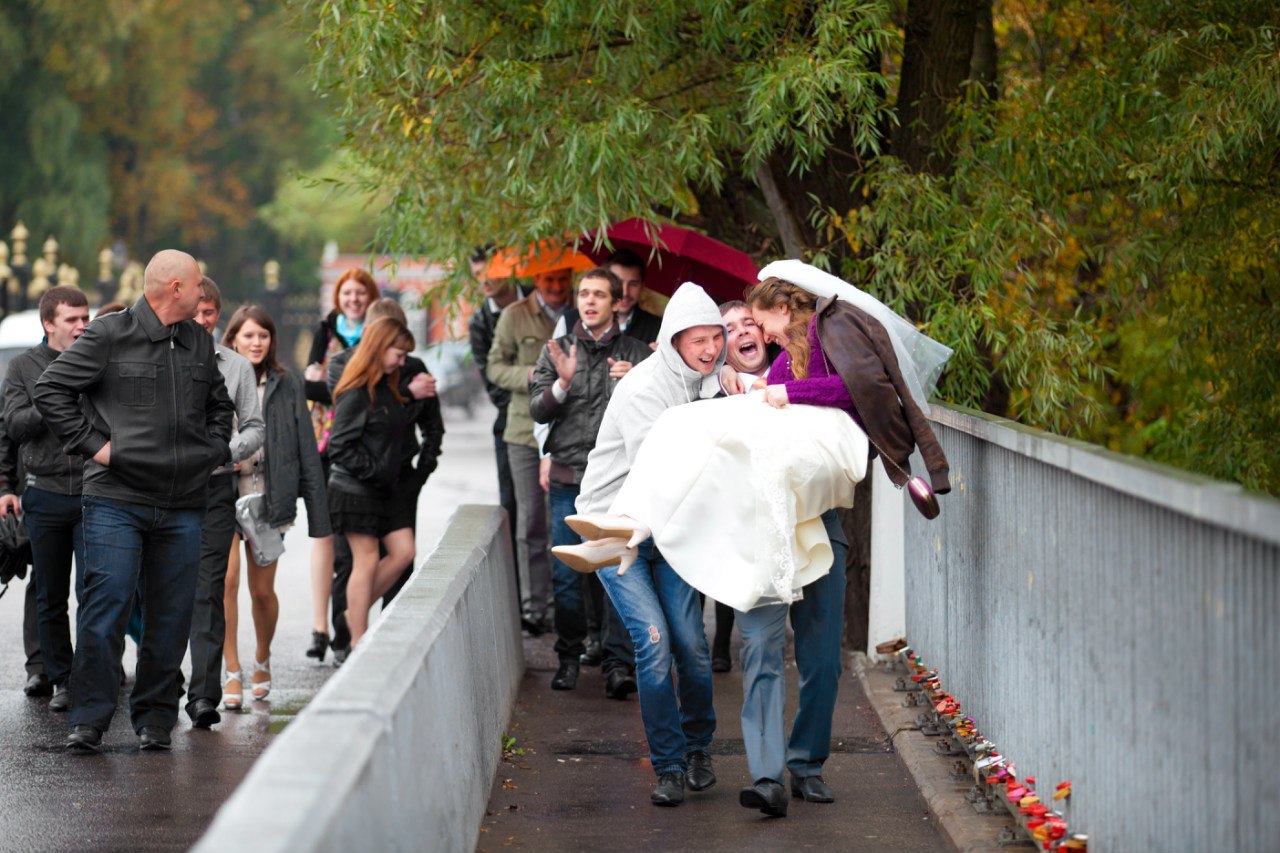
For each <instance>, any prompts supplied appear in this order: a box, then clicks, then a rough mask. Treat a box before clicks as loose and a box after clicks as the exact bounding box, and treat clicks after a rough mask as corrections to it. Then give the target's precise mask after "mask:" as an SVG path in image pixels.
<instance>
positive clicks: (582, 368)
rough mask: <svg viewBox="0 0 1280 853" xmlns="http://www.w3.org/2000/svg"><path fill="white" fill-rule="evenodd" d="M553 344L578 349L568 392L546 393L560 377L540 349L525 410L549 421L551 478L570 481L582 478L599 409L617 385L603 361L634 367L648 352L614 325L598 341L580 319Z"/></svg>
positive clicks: (601, 417)
mask: <svg viewBox="0 0 1280 853" xmlns="http://www.w3.org/2000/svg"><path fill="white" fill-rule="evenodd" d="M556 344H557V345H559V347H560V349H562V350H563V351H564V352H565V354H568V352H569V345H570V344H577V347H578V368H577V370H575V371H574V374H573V381H572V382H571V383H569V391H568V396H567V397H565V399H564V400H563V401H559V400H556V398H555V394H553V393H552V390H551V386H552V384H554V383H555V382H557V381H559V378H560V376H559V374H558V373H557V372H556V367H555V364H554V363H553V362H552V361H551V356H549V355H547V351H546V350H545V349H544V350H543V351H542V354H541V355H539V356H538V363H537V365H536V366H535V367H534V368H533V379H531V380H530V381H529V414H530V415H532V416H533V419H534V420H535V421H537V422H538V423H540V424H551V433H550V435H548V436H547V443H546V447H545V450H546V451H547V452H548V453H550V454H551V479H552V480H554V481H555V482H557V483H565V484H570V485H573V484H577V483H581V482H582V475H583V473H585V472H586V470H587V456H588V454H590V453H591V448H593V447H595V444H596V436H597V435H598V434H599V432H600V422H601V421H602V420H604V410H605V409H606V408H607V407H608V405H609V398H610V397H612V396H613V389H614V386H616V385H617V384H618V383H617V381H616V380H612V379H610V378H609V359H611V358H612V359H614V360H615V361H629V362H631V364H632V365H633V366H634V365H636V364H639V363H640V362H642V361H644V360H645V359H646V358H648V357H649V356H650V355H651V354H652V353H653V350H651V349H649V346H648V344H645V343H643V342H642V341H640V340H639V339H638V338H633V337H631V336H630V335H626V334H619V333H618V328H617V326H616V325H615V326H614V327H613V328H612V329H610V330H609V331H608V332H607V333H606V334H605V335H604V336H603V337H602V338H601V339H600V340H598V341H597V340H594V339H592V337H591V335H590V333H588V332H587V330H586V329H585V328H583V326H582V322H581V321H578V322H576V323H575V324H574V326H573V332H572V333H571V334H568V335H565V336H564V337H561V338H557V339H556Z"/></svg>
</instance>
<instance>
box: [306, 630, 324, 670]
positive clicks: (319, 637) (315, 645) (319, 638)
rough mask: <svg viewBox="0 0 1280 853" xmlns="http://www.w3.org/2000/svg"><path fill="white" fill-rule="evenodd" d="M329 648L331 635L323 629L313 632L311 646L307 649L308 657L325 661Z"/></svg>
mask: <svg viewBox="0 0 1280 853" xmlns="http://www.w3.org/2000/svg"><path fill="white" fill-rule="evenodd" d="M328 650H329V635H328V634H326V633H324V632H323V631H312V632H311V646H310V647H309V648H308V649H307V657H309V658H315V659H316V660H318V661H320V662H321V663H323V662H324V653H325V652H327V651H328Z"/></svg>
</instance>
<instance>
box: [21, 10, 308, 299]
mask: <svg viewBox="0 0 1280 853" xmlns="http://www.w3.org/2000/svg"><path fill="white" fill-rule="evenodd" d="M305 65H306V40H305V36H304V34H303V33H302V32H300V31H298V30H296V29H293V28H292V24H291V16H290V15H289V14H288V13H287V11H286V10H285V9H283V7H281V6H279V5H277V4H274V3H264V2H249V1H248V0H209V2H205V3H188V2H183V0H148V2H128V3H121V2H113V0H40V2H35V0H12V2H9V3H6V4H4V6H3V7H0V111H2V114H3V121H4V123H5V133H4V134H3V141H2V142H0V146H3V147H2V148H0V153H2V154H3V157H0V160H3V162H4V163H5V164H6V169H5V170H4V172H3V173H0V223H4V224H6V225H11V224H12V223H13V221H14V220H16V219H18V218H22V219H23V220H24V221H25V222H26V223H27V225H28V226H29V227H30V229H31V231H32V234H33V239H39V240H43V238H44V235H45V234H47V233H54V234H56V235H57V237H58V239H59V241H60V242H61V244H62V249H63V255H64V257H65V258H67V259H68V260H70V261H71V262H72V263H73V264H74V265H76V266H78V267H79V268H80V269H81V271H82V273H90V272H92V271H94V270H96V268H97V260H96V259H97V252H98V250H99V249H101V248H102V247H103V246H104V245H108V244H111V243H113V242H115V241H117V240H119V241H121V242H122V244H123V245H124V246H125V247H126V248H127V250H128V251H129V252H130V253H131V254H132V255H134V256H135V257H140V258H143V259H145V258H146V257H147V256H149V255H150V254H151V252H153V251H154V250H155V249H157V248H161V247H164V246H176V247H181V248H184V249H187V250H188V251H191V252H192V253H193V254H195V255H196V256H197V257H201V258H202V259H204V260H205V261H206V262H207V263H208V264H209V268H210V271H211V272H212V273H213V275H214V276H215V277H217V278H219V279H220V280H221V281H222V282H224V286H226V285H231V289H232V291H239V292H249V290H250V288H251V287H252V286H254V285H256V284H258V283H260V281H261V269H262V263H263V261H265V260H266V258H267V257H270V256H272V255H277V254H280V253H283V254H285V255H286V256H290V255H302V256H304V257H305V258H306V263H305V265H304V266H303V267H301V268H300V269H298V270H297V271H296V273H297V274H298V275H305V277H306V280H307V281H308V282H310V281H312V280H314V272H313V269H314V258H315V256H316V254H317V253H318V250H319V242H318V241H312V242H311V243H310V244H308V245H306V246H296V247H294V246H290V245H288V244H286V243H282V242H281V241H280V240H279V238H278V237H277V235H276V234H275V233H274V232H273V231H272V230H271V229H270V228H268V227H264V225H263V222H262V221H261V220H260V219H259V217H258V211H259V209H260V208H261V207H263V206H265V205H266V204H268V203H269V202H271V201H272V200H273V199H274V198H275V196H276V192H277V187H278V185H279V184H280V183H281V182H282V180H283V178H284V177H285V176H286V175H287V174H289V173H290V171H291V170H292V169H294V168H308V167H310V166H312V165H315V164H317V163H319V162H321V161H322V160H323V159H324V157H325V155H326V148H327V146H328V144H329V143H330V142H331V141H332V130H331V126H330V125H329V124H328V122H327V119H326V117H325V113H324V111H323V109H322V107H321V105H320V104H319V101H318V99H317V98H316V96H315V94H314V92H313V91H312V90H311V86H310V80H309V77H308V75H307V74H306V73H305V70H304V69H305ZM290 249H293V250H294V251H293V252H291V251H290ZM303 270H305V273H303Z"/></svg>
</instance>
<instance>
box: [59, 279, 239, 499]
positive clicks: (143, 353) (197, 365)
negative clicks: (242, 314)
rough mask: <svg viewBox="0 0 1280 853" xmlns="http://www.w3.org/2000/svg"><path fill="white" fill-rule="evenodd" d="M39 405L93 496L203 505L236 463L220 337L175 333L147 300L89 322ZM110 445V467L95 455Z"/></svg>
mask: <svg viewBox="0 0 1280 853" xmlns="http://www.w3.org/2000/svg"><path fill="white" fill-rule="evenodd" d="M81 394H83V395H84V398H85V401H86V403H87V405H86V407H85V409H84V410H82V409H81V406H80V395H81ZM34 398H35V403H36V408H38V409H39V410H40V412H41V414H43V415H44V419H45V423H46V424H48V426H49V429H51V430H52V431H53V433H54V434H55V435H56V436H57V437H58V439H59V441H61V442H62V446H63V448H64V449H65V450H66V451H67V452H68V453H78V454H80V455H82V456H84V457H85V465H84V494H86V495H96V496H99V497H104V498H112V499H114V500H120V501H127V502H130V503H139V504H145V505H147V506H156V507H162V508H166V509H194V508H197V507H200V508H203V507H204V506H205V504H206V501H207V493H208V486H209V473H210V472H211V471H212V470H213V469H214V468H216V467H218V466H219V465H224V464H226V463H228V462H230V461H231V448H230V447H229V446H228V444H227V442H228V440H229V439H230V437H231V424H232V419H233V417H234V416H235V406H234V405H233V404H232V402H231V398H230V397H229V396H228V395H227V386H226V384H225V383H224V382H223V380H222V372H221V371H220V370H218V366H217V363H216V362H215V360H214V349H213V337H212V336H211V335H209V333H208V332H206V331H205V330H204V329H202V328H201V327H200V326H199V325H197V324H196V323H195V321H194V320H184V321H182V322H180V323H174V324H173V325H172V326H166V325H165V324H163V323H161V322H160V319H159V318H158V317H156V314H155V312H154V311H152V310H151V306H150V305H148V304H147V300H146V297H143V298H141V299H139V300H138V301H137V302H135V303H134V304H133V307H131V308H128V309H126V310H124V311H120V312H117V313H115V314H108V315H106V316H105V317H99V318H97V319H96V320H94V321H93V322H92V323H90V324H89V326H88V328H87V329H85V332H84V336H83V337H81V338H80V339H79V340H78V341H76V342H75V343H74V344H72V345H71V346H70V347H68V348H67V350H66V352H64V353H63V354H62V355H60V356H59V357H58V358H57V359H56V360H55V361H54V362H53V363H52V364H50V365H49V367H48V368H47V369H46V370H45V372H44V375H42V376H41V377H40V379H39V381H38V382H36V387H35V393H34ZM108 441H110V442H111V460H110V464H109V465H100V464H98V463H97V462H94V461H93V455H94V454H95V453H97V452H98V451H99V450H101V449H102V446H103V445H105V444H106V443H107V442H108Z"/></svg>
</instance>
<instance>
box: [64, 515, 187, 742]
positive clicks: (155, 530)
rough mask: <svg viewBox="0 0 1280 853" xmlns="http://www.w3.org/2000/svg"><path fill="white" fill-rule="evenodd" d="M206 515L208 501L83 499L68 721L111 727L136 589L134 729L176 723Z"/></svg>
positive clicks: (131, 705) (130, 698) (74, 723)
mask: <svg viewBox="0 0 1280 853" xmlns="http://www.w3.org/2000/svg"><path fill="white" fill-rule="evenodd" d="M203 520H204V508H203V507H200V508H199V509H161V508H160V507H154V506H147V505H144V504H136V503H130V502H127V501H118V500H112V499H111V498H104V497H99V496H97V495H85V496H84V556H85V561H84V596H83V598H82V600H81V605H80V612H79V616H78V618H77V621H76V624H77V629H78V631H77V637H76V640H77V641H76V652H75V659H74V662H73V663H72V665H71V716H70V723H71V725H73V726H79V725H87V726H93V727H94V728H96V729H98V730H100V731H106V730H107V728H108V727H109V726H110V725H111V718H112V716H113V715H114V714H115V710H116V696H117V694H118V693H119V691H120V655H121V654H122V653H123V652H124V629H125V624H126V623H127V622H128V620H129V610H130V607H131V605H132V603H133V597H134V593H135V591H138V590H139V589H140V590H141V594H142V615H143V629H142V642H141V643H140V644H139V645H138V671H137V680H136V681H135V682H134V687H133V693H132V695H131V696H130V697H129V710H130V717H131V720H132V722H133V729H134V731H135V732H136V731H141V730H142V727H143V726H160V727H161V728H163V729H165V730H166V731H168V730H169V729H172V728H173V726H174V724H175V723H176V722H177V721H178V700H179V698H180V696H181V694H182V687H181V682H180V681H179V675H180V672H181V667H182V657H183V655H184V654H185V653H186V650H187V638H188V636H189V634H190V631H191V607H192V603H193V601H194V599H195V588H196V576H197V574H198V572H199V569H200V529H201V524H202V522H203ZM139 584H141V586H139Z"/></svg>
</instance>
